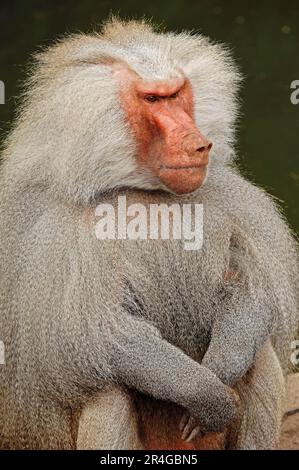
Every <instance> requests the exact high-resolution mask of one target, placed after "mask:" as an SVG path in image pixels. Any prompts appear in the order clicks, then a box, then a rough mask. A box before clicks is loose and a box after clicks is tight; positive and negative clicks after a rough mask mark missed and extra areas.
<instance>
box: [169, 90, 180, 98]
mask: <svg viewBox="0 0 299 470" xmlns="http://www.w3.org/2000/svg"><path fill="white" fill-rule="evenodd" d="M178 96H179V92H178V91H177V92H176V93H173V94H172V95H170V97H169V98H170V99H171V100H174V99H175V98H177V97H178Z"/></svg>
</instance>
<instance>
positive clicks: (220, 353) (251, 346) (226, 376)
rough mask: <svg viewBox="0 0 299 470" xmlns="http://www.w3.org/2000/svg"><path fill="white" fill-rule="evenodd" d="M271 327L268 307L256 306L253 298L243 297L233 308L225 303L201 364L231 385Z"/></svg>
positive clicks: (270, 314)
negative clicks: (236, 306)
mask: <svg viewBox="0 0 299 470" xmlns="http://www.w3.org/2000/svg"><path fill="white" fill-rule="evenodd" d="M272 327H273V312H272V310H271V308H270V307H269V306H266V305H265V304H264V305H260V306H259V307H257V306H256V302H255V301H252V302H250V300H248V299H247V300H244V303H243V304H240V305H239V306H238V310H237V311H236V310H235V305H233V304H232V305H229V304H228V305H227V308H226V310H225V312H224V314H223V315H222V316H221V317H219V318H217V320H216V321H215V324H214V326H213V330H212V337H211V342H210V345H209V348H208V350H207V352H206V354H205V356H204V358H203V361H202V365H204V366H206V367H208V368H209V369H210V370H211V371H213V372H214V373H215V374H216V375H217V377H218V378H219V379H220V380H221V381H222V382H223V383H224V384H226V385H228V386H233V385H234V384H235V383H236V382H237V381H238V380H239V379H240V378H242V377H243V376H244V374H245V373H246V372H247V371H248V369H249V368H250V366H251V365H252V363H253V361H254V358H255V355H256V353H257V352H258V351H259V350H260V349H261V347H262V346H263V345H264V343H265V342H266V340H267V339H268V338H269V336H270V334H271V331H272Z"/></svg>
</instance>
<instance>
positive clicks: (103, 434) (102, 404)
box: [77, 386, 142, 450]
mask: <svg viewBox="0 0 299 470" xmlns="http://www.w3.org/2000/svg"><path fill="white" fill-rule="evenodd" d="M77 449H81V450H86V449H91V450H96V449H102V450H136V449H142V447H141V444H140V442H139V438H138V432H137V416H136V411H135V407H134V404H133V402H132V398H131V397H130V395H129V393H128V392H126V391H124V390H123V389H121V388H120V387H117V386H115V387H111V388H109V390H106V391H105V392H102V393H101V394H99V395H97V396H96V397H94V398H93V399H92V400H90V401H89V402H88V403H86V405H85V406H84V408H83V409H82V412H81V414H80V417H79V423H78V435H77Z"/></svg>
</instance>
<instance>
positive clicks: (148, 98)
mask: <svg viewBox="0 0 299 470" xmlns="http://www.w3.org/2000/svg"><path fill="white" fill-rule="evenodd" d="M144 99H145V101H148V102H149V103H155V101H159V96H157V95H145V97H144Z"/></svg>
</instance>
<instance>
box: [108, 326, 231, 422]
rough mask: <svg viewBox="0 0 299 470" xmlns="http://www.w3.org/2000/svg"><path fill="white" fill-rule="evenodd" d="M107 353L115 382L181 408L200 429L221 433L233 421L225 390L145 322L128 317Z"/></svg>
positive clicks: (228, 393)
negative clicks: (127, 322) (193, 418)
mask: <svg viewBox="0 0 299 470" xmlns="http://www.w3.org/2000/svg"><path fill="white" fill-rule="evenodd" d="M110 354H111V360H112V370H113V372H114V374H115V375H116V378H117V380H118V381H120V382H122V383H124V384H125V385H127V386H128V387H130V388H134V389H137V390H138V391H140V392H142V393H145V394H147V395H150V396H152V397H154V398H156V399H161V400H166V401H171V402H173V403H176V404H178V405H181V406H183V407H185V408H186V409H187V410H188V411H189V412H190V414H191V415H192V416H194V417H196V418H197V419H198V423H199V425H200V427H201V429H202V430H204V431H219V430H222V429H223V428H224V426H225V425H226V424H228V423H229V422H230V420H231V419H232V418H233V416H234V413H235V402H234V399H233V396H232V394H231V392H230V390H229V388H228V387H226V386H224V385H223V384H222V383H221V381H220V380H219V379H218V378H217V377H216V375H215V374H214V373H213V372H211V371H210V370H208V369H207V368H206V367H203V366H202V365H200V364H199V363H197V362H195V361H194V360H192V359H191V358H190V357H188V356H187V355H186V354H184V353H183V352H182V351H181V350H180V349H178V348H176V347H175V346H173V345H171V344H170V343H168V342H167V341H165V340H164V339H163V338H161V336H160V335H159V334H157V333H155V331H154V329H153V327H152V326H151V325H148V324H147V323H146V322H144V321H140V320H138V319H135V318H133V317H131V318H130V322H129V328H128V327H127V328H126V331H122V332H121V333H120V334H118V335H117V336H116V337H115V341H114V342H113V344H112V345H111V346H110Z"/></svg>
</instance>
